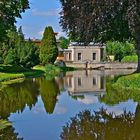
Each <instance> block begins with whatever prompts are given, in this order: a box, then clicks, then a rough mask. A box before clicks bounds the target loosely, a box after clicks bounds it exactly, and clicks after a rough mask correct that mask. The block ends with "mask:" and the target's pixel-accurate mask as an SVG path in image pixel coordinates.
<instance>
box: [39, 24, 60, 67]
mask: <svg viewBox="0 0 140 140" xmlns="http://www.w3.org/2000/svg"><path fill="white" fill-rule="evenodd" d="M57 55H58V48H57V44H56V38H55V34H54V31H53V29H52V27H51V26H48V27H46V28H45V31H44V34H43V38H42V41H41V47H40V55H39V57H40V62H41V64H43V65H45V64H48V63H54V61H55V60H56V57H57Z"/></svg>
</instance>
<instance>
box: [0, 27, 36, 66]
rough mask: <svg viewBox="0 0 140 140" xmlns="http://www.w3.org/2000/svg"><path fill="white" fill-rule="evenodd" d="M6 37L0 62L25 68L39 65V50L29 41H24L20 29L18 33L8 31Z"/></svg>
mask: <svg viewBox="0 0 140 140" xmlns="http://www.w3.org/2000/svg"><path fill="white" fill-rule="evenodd" d="M8 36H9V40H8V42H7V43H5V44H3V47H2V53H3V55H2V58H1V62H4V64H17V65H21V66H24V67H26V68H30V67H32V66H35V65H37V64H39V49H38V48H37V46H36V45H35V44H34V43H33V42H32V41H31V40H30V39H29V40H26V41H25V39H24V34H23V32H22V28H21V27H20V28H19V30H18V32H17V31H9V32H8ZM5 48H6V49H5Z"/></svg>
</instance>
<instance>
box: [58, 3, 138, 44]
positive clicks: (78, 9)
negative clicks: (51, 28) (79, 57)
mask: <svg viewBox="0 0 140 140" xmlns="http://www.w3.org/2000/svg"><path fill="white" fill-rule="evenodd" d="M134 1H135V2H134V3H132V2H130V1H129V0H120V1H116V0H112V1H111V2H110V0H102V1H98V0H96V1H93V0H88V1H84V0H83V1H81V0H76V1H69V0H60V2H61V4H62V11H61V12H60V15H61V18H60V25H61V26H62V28H63V30H64V31H66V32H67V33H68V34H69V35H70V37H71V39H75V41H76V40H79V41H80V42H85V43H89V42H91V41H93V40H95V41H101V42H106V41H108V40H112V39H114V40H119V41H123V40H125V39H129V38H130V37H132V32H131V31H130V28H129V27H131V28H134V26H130V25H129V22H131V21H138V20H134V19H135V18H134V17H133V16H132V15H133V14H134V13H137V14H138V11H137V12H135V11H134V10H132V11H131V10H130V11H131V12H132V13H130V11H128V9H131V7H132V5H133V7H137V5H139V4H136V0H134ZM103 3H104V4H103ZM116 7H117V8H116ZM134 9H135V8H134ZM128 14H130V15H129V17H131V18H128V17H127V16H128ZM134 24H135V23H134Z"/></svg>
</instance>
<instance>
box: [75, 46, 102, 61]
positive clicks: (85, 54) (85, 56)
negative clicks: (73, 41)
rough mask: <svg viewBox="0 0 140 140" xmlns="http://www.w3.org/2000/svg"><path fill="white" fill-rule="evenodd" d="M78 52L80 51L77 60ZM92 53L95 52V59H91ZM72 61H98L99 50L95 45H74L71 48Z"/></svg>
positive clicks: (99, 57) (99, 58) (99, 59)
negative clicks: (79, 57) (79, 56)
mask: <svg viewBox="0 0 140 140" xmlns="http://www.w3.org/2000/svg"><path fill="white" fill-rule="evenodd" d="M78 53H81V60H78ZM93 53H95V54H96V59H95V60H93ZM73 61H74V62H100V61H101V50H100V48H96V47H84V46H82V47H74V48H73Z"/></svg>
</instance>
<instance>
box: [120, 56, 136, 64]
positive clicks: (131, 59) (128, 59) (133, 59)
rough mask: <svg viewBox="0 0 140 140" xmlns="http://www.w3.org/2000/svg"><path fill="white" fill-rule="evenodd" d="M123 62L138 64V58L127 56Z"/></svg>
mask: <svg viewBox="0 0 140 140" xmlns="http://www.w3.org/2000/svg"><path fill="white" fill-rule="evenodd" d="M121 62H138V56H137V55H132V56H125V57H124V58H123V59H122V60H121Z"/></svg>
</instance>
